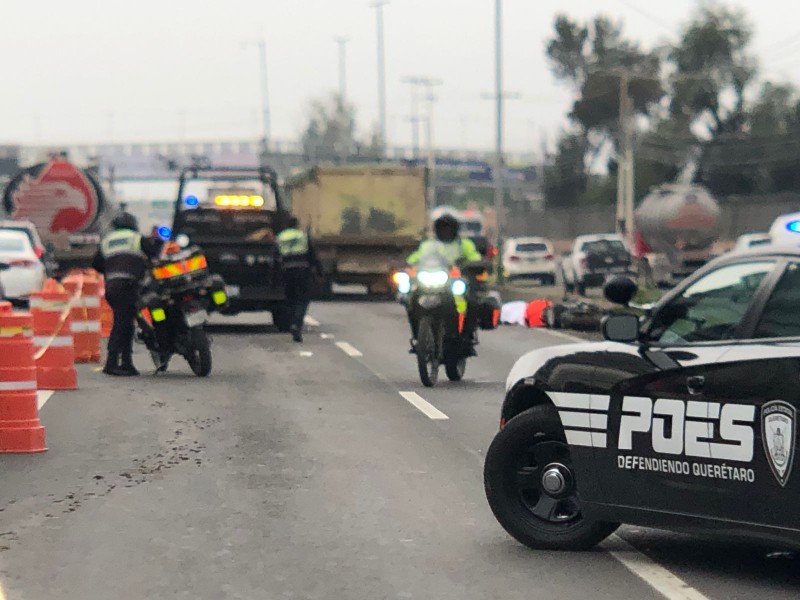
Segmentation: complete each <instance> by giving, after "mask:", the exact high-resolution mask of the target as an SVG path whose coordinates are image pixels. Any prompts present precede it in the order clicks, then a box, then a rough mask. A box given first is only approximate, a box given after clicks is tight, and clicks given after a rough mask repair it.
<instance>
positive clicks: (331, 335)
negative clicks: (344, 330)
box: [319, 333, 336, 340]
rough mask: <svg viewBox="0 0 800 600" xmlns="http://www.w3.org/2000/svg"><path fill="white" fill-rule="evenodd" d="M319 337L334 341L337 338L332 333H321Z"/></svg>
mask: <svg viewBox="0 0 800 600" xmlns="http://www.w3.org/2000/svg"><path fill="white" fill-rule="evenodd" d="M319 337H321V338H322V339H323V340H332V339H333V338H335V337H336V336H335V335H333V334H332V333H320V334H319Z"/></svg>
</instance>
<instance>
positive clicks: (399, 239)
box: [286, 166, 427, 295]
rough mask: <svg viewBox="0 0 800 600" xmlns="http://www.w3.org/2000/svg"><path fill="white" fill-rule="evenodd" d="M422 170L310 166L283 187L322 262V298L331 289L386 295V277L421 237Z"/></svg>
mask: <svg viewBox="0 0 800 600" xmlns="http://www.w3.org/2000/svg"><path fill="white" fill-rule="evenodd" d="M426 184H427V178H426V173H425V170H424V169H421V168H417V167H402V166H347V167H314V168H312V169H310V170H309V171H307V172H305V173H302V174H301V175H299V176H295V177H292V178H290V179H289V180H288V181H287V182H286V189H287V191H288V195H289V197H290V198H291V210H292V213H293V214H294V215H295V216H297V218H298V219H299V221H300V225H301V227H303V228H305V229H306V230H307V231H308V233H309V235H310V236H311V240H312V243H313V244H314V245H315V248H316V250H317V254H318V255H319V258H320V262H321V263H322V269H323V277H322V290H321V292H322V294H323V295H330V294H331V293H332V286H333V284H334V283H336V284H361V285H364V286H366V287H367V290H368V291H369V293H371V294H388V293H390V292H391V290H392V289H393V288H392V283H391V276H392V273H393V272H394V270H395V269H397V268H400V267H402V266H403V265H405V258H406V256H408V255H409V254H410V253H411V252H412V251H413V250H414V249H415V248H416V247H417V245H418V244H419V243H420V241H421V239H422V238H423V237H424V235H425V230H426V226H427V215H426V211H425V191H426Z"/></svg>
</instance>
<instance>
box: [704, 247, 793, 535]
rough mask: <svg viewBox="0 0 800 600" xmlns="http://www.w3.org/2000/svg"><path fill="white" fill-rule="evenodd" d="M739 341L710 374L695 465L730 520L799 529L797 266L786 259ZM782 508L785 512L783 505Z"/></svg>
mask: <svg viewBox="0 0 800 600" xmlns="http://www.w3.org/2000/svg"><path fill="white" fill-rule="evenodd" d="M782 267H783V268H782V269H781V272H780V277H779V278H778V277H776V278H775V279H776V282H775V284H774V286H772V287H771V289H770V290H769V294H768V296H767V297H766V298H765V299H764V302H763V303H762V307H761V310H759V311H758V313H757V314H755V315H753V316H752V319H751V320H750V323H748V324H747V328H746V330H745V331H744V335H743V337H745V338H746V339H743V340H742V341H741V342H739V343H737V344H735V345H734V346H732V347H731V348H730V349H729V350H728V351H727V352H726V353H725V354H724V355H723V356H722V357H721V359H720V360H719V362H718V364H717V365H716V367H715V368H714V370H713V372H712V373H711V378H710V381H709V383H710V384H711V385H710V388H709V390H708V392H707V394H706V398H705V399H706V400H707V401H709V403H710V407H711V412H712V416H713V417H717V415H719V417H718V420H714V421H712V423H714V424H715V425H716V426H717V429H718V431H716V432H714V433H715V435H714V437H713V440H712V441H711V442H710V443H709V450H710V455H711V458H712V461H711V462H712V463H713V464H712V465H710V466H709V467H708V468H703V469H701V472H700V476H701V477H703V478H704V479H706V480H707V481H708V482H709V484H710V485H711V486H713V488H714V489H715V492H716V494H717V497H718V498H717V515H718V516H719V517H721V518H723V519H726V520H731V521H743V522H748V523H758V524H763V525H768V526H772V527H790V528H792V529H800V513H798V511H796V510H794V506H795V501H796V500H797V499H798V498H800V475H798V474H793V471H794V469H795V465H794V463H795V461H796V453H797V427H798V420H797V409H798V404H800V264H798V263H797V262H795V261H787V263H785V265H782ZM787 509H789V510H787Z"/></svg>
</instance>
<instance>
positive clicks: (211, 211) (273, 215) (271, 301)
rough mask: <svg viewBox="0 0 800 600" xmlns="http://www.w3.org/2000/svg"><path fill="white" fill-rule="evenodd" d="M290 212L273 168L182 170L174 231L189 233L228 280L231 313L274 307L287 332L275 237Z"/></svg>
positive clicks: (276, 321)
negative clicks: (284, 201)
mask: <svg viewBox="0 0 800 600" xmlns="http://www.w3.org/2000/svg"><path fill="white" fill-rule="evenodd" d="M288 216H289V213H288V212H287V211H286V210H285V208H284V205H283V202H282V199H281V195H280V191H279V188H278V185H277V175H276V173H275V172H274V171H273V170H272V169H270V168H267V167H262V168H255V169H254V168H211V167H190V168H187V169H184V170H183V171H182V172H181V175H180V181H179V185H178V197H177V198H176V200H175V208H174V215H173V223H172V233H171V235H172V237H173V239H174V238H175V237H177V236H178V235H180V234H185V235H187V236H188V237H189V239H190V240H191V241H192V243H194V244H197V245H199V246H200V247H202V249H203V251H204V252H205V255H206V259H207V260H208V265H209V270H210V271H211V272H212V273H216V274H218V275H220V276H222V278H223V279H224V280H225V284H226V291H227V294H228V297H229V307H228V309H227V310H226V313H227V314H236V313H239V312H243V311H247V312H250V311H270V312H271V313H272V317H273V322H274V324H275V325H276V327H277V328H278V329H279V330H281V331H285V330H288V327H289V313H288V309H287V305H286V295H285V292H284V288H283V282H282V280H281V272H280V254H279V252H278V246H277V243H276V241H275V238H276V236H277V234H278V233H280V231H282V230H283V229H284V228H285V227H286V223H287V219H288Z"/></svg>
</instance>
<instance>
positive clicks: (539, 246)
mask: <svg viewBox="0 0 800 600" xmlns="http://www.w3.org/2000/svg"><path fill="white" fill-rule="evenodd" d="M503 272H504V273H505V275H506V278H507V279H508V280H512V279H515V278H518V277H530V278H534V279H539V280H541V282H542V283H544V284H545V285H553V284H555V282H556V259H555V256H554V253H553V244H551V243H550V241H549V240H546V239H545V238H541V237H520V238H510V239H508V240H506V242H505V244H503Z"/></svg>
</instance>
